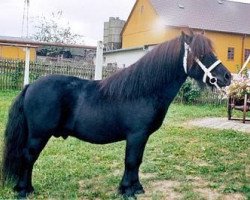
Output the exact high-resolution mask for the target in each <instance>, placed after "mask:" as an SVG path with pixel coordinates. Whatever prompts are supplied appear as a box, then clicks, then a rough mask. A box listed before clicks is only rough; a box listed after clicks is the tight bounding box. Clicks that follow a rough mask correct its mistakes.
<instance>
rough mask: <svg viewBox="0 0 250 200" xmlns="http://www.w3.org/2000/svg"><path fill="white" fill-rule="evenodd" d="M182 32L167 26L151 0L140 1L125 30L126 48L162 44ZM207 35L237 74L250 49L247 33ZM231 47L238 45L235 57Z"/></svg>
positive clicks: (235, 47) (230, 68)
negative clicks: (244, 50)
mask: <svg viewBox="0 0 250 200" xmlns="http://www.w3.org/2000/svg"><path fill="white" fill-rule="evenodd" d="M180 33H181V30H180V28H173V27H169V28H166V26H165V25H164V23H163V21H162V20H161V19H160V17H159V16H158V15H157V13H156V11H155V10H154V8H153V7H152V5H151V3H150V2H149V1H148V0H137V2H136V5H135V6H134V9H133V11H132V13H131V14H130V17H129V19H128V22H127V24H126V25H125V28H124V30H123V32H122V48H129V47H138V46H143V45H147V44H158V43H161V42H164V41H166V40H171V39H173V38H175V37H177V36H179V35H180ZM205 34H206V36H207V37H208V38H210V39H211V40H212V42H213V44H214V48H215V52H216V54H217V56H218V58H219V59H220V60H221V61H222V63H223V64H224V65H225V66H226V67H227V68H228V69H229V70H230V71H231V72H232V73H237V72H238V71H239V70H240V68H241V67H242V65H243V63H244V62H243V56H244V52H243V49H250V36H247V37H246V38H245V42H244V48H243V47H242V44H243V41H242V40H243V35H240V34H229V33H221V32H212V31H206V33H205ZM228 47H233V48H234V60H228V58H227V55H228ZM248 67H250V64H248Z"/></svg>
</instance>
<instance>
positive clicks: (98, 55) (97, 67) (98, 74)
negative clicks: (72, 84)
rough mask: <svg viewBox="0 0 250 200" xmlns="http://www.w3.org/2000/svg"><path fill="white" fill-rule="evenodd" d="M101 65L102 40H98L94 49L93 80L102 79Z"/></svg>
mask: <svg viewBox="0 0 250 200" xmlns="http://www.w3.org/2000/svg"><path fill="white" fill-rule="evenodd" d="M102 65H103V43H102V41H98V42H97V49H96V63H95V80H101V79H102Z"/></svg>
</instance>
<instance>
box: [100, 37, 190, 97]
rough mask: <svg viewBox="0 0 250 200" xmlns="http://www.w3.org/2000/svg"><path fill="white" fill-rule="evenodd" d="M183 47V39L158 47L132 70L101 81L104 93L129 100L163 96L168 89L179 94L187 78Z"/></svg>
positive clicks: (135, 64) (102, 92) (131, 67)
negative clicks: (184, 67)
mask: <svg viewBox="0 0 250 200" xmlns="http://www.w3.org/2000/svg"><path fill="white" fill-rule="evenodd" d="M182 47H183V45H182V44H181V40H180V38H176V39H174V40H171V41H169V42H165V43H162V44H160V45H158V46H157V47H155V48H154V49H153V50H151V51H150V52H149V53H147V54H146V55H145V56H144V57H142V58H141V59H140V60H138V61H137V62H136V63H134V64H133V65H131V66H130V67H128V68H126V69H123V70H121V71H119V72H118V73H116V74H114V75H112V76H111V77H109V78H108V79H105V80H103V81H101V82H100V91H101V94H102V95H104V96H106V97H109V98H112V99H119V100H128V99H137V98H142V97H150V96H152V95H162V93H164V92H166V91H167V90H168V88H175V89H174V90H173V91H172V93H173V94H175V93H177V92H178V91H177V92H176V90H179V88H180V86H181V85H182V83H183V82H184V81H185V77H186V74H185V72H184V69H183V54H184V50H183V48H182ZM183 80H184V81H183ZM182 81H183V82H182ZM175 84H176V85H175Z"/></svg>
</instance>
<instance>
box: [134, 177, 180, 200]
mask: <svg viewBox="0 0 250 200" xmlns="http://www.w3.org/2000/svg"><path fill="white" fill-rule="evenodd" d="M179 185H180V183H179V182H178V181H171V180H162V181H155V182H152V183H151V184H150V185H148V186H147V187H145V191H146V193H145V194H144V195H139V196H138V199H139V200H150V199H169V200H173V199H181V197H182V195H181V193H178V192H176V191H175V188H176V187H179Z"/></svg>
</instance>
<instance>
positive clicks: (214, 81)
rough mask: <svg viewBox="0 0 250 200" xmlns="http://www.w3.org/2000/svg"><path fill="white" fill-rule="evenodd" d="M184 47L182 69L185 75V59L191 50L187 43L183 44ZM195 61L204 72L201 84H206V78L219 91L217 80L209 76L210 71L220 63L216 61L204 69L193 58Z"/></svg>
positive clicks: (202, 65) (197, 60)
mask: <svg viewBox="0 0 250 200" xmlns="http://www.w3.org/2000/svg"><path fill="white" fill-rule="evenodd" d="M184 47H185V52H184V57H183V68H184V71H185V73H186V74H188V73H187V57H188V52H191V48H190V46H189V45H188V44H187V43H184ZM195 61H196V62H197V64H198V65H199V66H200V67H201V69H202V70H203V71H204V75H203V79H202V80H203V82H204V83H206V80H207V77H208V78H209V82H210V84H212V85H214V86H215V87H216V88H217V89H218V90H220V89H221V88H220V87H219V86H218V84H217V78H216V77H214V76H213V75H212V74H211V71H212V70H213V69H214V68H215V67H217V66H218V65H219V64H220V63H221V61H220V60H217V61H216V62H215V63H214V64H212V65H211V66H210V67H209V68H206V66H205V65H204V64H203V63H202V62H201V61H200V60H199V59H198V58H195Z"/></svg>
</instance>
